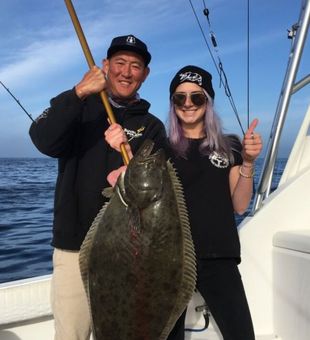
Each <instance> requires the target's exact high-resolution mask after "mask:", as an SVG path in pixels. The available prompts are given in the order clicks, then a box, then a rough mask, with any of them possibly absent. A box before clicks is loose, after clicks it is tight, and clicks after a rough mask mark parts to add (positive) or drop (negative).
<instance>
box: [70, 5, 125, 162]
mask: <svg viewBox="0 0 310 340" xmlns="http://www.w3.org/2000/svg"><path fill="white" fill-rule="evenodd" d="M65 4H66V6H67V9H68V12H69V14H70V17H71V20H72V23H73V26H74V28H75V31H76V34H77V36H78V38H79V41H80V44H81V47H82V50H83V52H84V55H85V58H86V61H87V64H88V66H89V68H92V67H93V66H95V62H94V59H93V56H92V54H91V52H90V49H89V46H88V43H87V41H86V38H85V35H84V33H83V30H82V27H81V25H80V22H79V19H78V17H77V15H76V12H75V9H74V7H73V4H72V2H71V0H65ZM99 95H100V97H101V100H102V102H103V105H104V107H105V109H106V111H107V114H108V117H109V120H110V123H111V124H112V123H116V119H115V117H114V113H113V111H112V108H111V105H110V102H109V100H108V96H107V94H106V93H105V91H103V90H102V91H100V93H99ZM121 154H122V157H123V161H124V164H125V165H127V164H128V163H129V157H128V153H127V151H126V148H125V145H124V144H121Z"/></svg>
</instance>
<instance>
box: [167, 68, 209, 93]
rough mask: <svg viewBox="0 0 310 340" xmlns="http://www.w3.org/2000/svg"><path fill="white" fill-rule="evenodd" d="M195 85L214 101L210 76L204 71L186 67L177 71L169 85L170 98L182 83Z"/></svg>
mask: <svg viewBox="0 0 310 340" xmlns="http://www.w3.org/2000/svg"><path fill="white" fill-rule="evenodd" d="M186 82H190V83H195V84H197V85H199V86H200V87H202V88H203V89H204V90H206V91H207V93H208V94H209V96H210V97H211V98H212V99H214V96H215V93H214V90H213V87H212V76H211V74H210V73H209V72H207V71H205V70H204V69H202V68H200V67H198V66H193V65H188V66H185V67H183V68H181V70H179V71H178V72H177V73H176V75H175V76H174V78H173V79H172V81H171V83H170V89H169V90H170V98H171V96H172V95H173V93H174V91H175V89H176V88H177V87H178V86H179V85H180V84H182V83H186Z"/></svg>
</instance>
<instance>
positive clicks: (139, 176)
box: [80, 140, 196, 340]
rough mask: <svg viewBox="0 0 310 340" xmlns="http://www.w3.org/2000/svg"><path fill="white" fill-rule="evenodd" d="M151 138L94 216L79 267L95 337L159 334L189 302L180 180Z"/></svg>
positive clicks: (189, 258)
mask: <svg viewBox="0 0 310 340" xmlns="http://www.w3.org/2000/svg"><path fill="white" fill-rule="evenodd" d="M152 149H153V143H152V142H151V141H149V140H147V141H146V142H144V144H143V145H142V146H141V147H140V149H139V150H138V151H137V153H136V155H135V156H134V157H133V159H132V160H131V161H130V162H129V165H128V167H127V170H126V172H125V173H124V174H123V175H121V176H120V177H119V179H118V181H117V184H116V185H115V187H114V190H113V194H112V197H111V198H110V200H109V202H108V203H107V204H105V205H104V206H103V208H102V209H101V210H100V212H99V213H98V215H97V217H96V218H95V219H94V221H93V223H92V226H91V228H90V230H89V232H88V233H87V235H86V238H85V240H84V242H83V245H82V248H81V251H80V268H81V274H82V279H83V283H84V286H85V289H86V293H87V297H88V300H89V305H90V310H91V316H92V326H93V335H94V337H95V339H96V340H164V339H167V337H168V335H169V333H170V331H171V329H172V328H173V326H174V324H175V322H176V321H177V319H178V318H179V316H180V315H181V314H182V312H183V311H184V309H185V307H186V305H187V304H188V302H189V300H190V298H191V296H192V293H193V291H194V288H195V283H196V262H195V253H194V247H193V242H192V238H191V232H190V226H189V221H188V216H187V211H186V206H185V203H184V198H183V193H182V188H181V185H180V183H179V181H178V179H177V176H176V173H175V171H174V169H173V167H172V165H171V164H170V163H169V161H168V162H167V161H166V160H165V155H164V152H163V150H158V151H157V152H155V153H152Z"/></svg>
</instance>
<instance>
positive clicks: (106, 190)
mask: <svg viewBox="0 0 310 340" xmlns="http://www.w3.org/2000/svg"><path fill="white" fill-rule="evenodd" d="M113 193H114V188H113V187H107V188H104V189H103V190H102V195H103V197H106V198H111V197H112V196H113Z"/></svg>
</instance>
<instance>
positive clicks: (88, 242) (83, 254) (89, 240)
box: [79, 202, 109, 305]
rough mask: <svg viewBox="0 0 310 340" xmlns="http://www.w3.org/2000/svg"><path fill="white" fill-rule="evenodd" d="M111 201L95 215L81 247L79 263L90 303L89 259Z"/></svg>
mask: <svg viewBox="0 0 310 340" xmlns="http://www.w3.org/2000/svg"><path fill="white" fill-rule="evenodd" d="M108 204H109V202H106V203H105V204H104V205H103V206H102V208H101V209H100V211H99V212H98V214H97V216H96V217H95V219H94V221H93V223H92V225H91V227H90V228H89V230H88V232H87V234H86V236H85V238H84V241H83V243H82V246H81V248H80V253H79V265H80V272H81V277H82V281H83V285H84V288H85V291H86V295H87V299H88V302H89V305H90V301H89V292H88V285H89V280H88V267H89V265H88V261H89V256H90V251H91V247H92V244H93V242H94V239H95V236H96V232H97V229H98V224H99V221H100V220H101V219H102V216H103V215H104V213H105V211H106V208H107V206H108Z"/></svg>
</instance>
